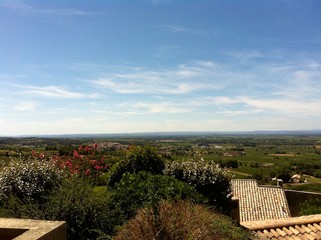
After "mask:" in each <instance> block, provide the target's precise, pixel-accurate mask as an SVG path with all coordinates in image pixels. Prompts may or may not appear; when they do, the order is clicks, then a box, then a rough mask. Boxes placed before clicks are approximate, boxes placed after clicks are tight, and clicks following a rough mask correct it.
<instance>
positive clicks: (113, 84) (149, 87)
mask: <svg viewBox="0 0 321 240" xmlns="http://www.w3.org/2000/svg"><path fill="white" fill-rule="evenodd" d="M213 67H214V64H212V65H211V64H210V62H207V63H202V64H199V63H197V64H196V65H190V66H189V65H180V66H178V67H177V68H176V69H161V70H144V69H139V68H137V70H135V71H132V69H130V72H128V73H114V74H109V75H108V76H107V77H105V78H98V79H95V80H92V81H91V84H93V85H97V86H98V87H102V88H105V89H109V90H112V91H114V92H118V93H132V94H134V93H136V94H138V93H143V94H186V93H189V92H193V91H198V90H201V89H219V88H221V87H222V85H224V83H223V82H222V81H219V80H218V79H213V77H214V78H215V74H217V72H216V71H217V69H214V68H213ZM209 78H210V79H209ZM216 80H217V81H216Z"/></svg>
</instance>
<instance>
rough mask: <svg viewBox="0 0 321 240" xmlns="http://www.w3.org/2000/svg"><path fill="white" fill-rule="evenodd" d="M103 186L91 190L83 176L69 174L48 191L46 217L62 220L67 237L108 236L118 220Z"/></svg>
mask: <svg viewBox="0 0 321 240" xmlns="http://www.w3.org/2000/svg"><path fill="white" fill-rule="evenodd" d="M114 207H115V206H113V205H112V204H111V199H110V195H109V192H108V191H107V190H101V191H93V187H92V186H91V184H90V183H89V181H88V179H87V178H80V177H78V176H73V177H71V178H69V179H66V181H64V182H63V184H62V186H61V188H59V189H57V190H55V191H53V192H52V194H51V195H50V196H49V198H48V201H47V203H46V205H45V207H44V212H45V213H46V219H48V220H62V221H66V222H67V225H68V229H67V230H68V239H71V240H73V239H75V240H76V239H77V240H78V239H79V240H81V239H84V240H85V239H86V240H87V239H108V235H111V234H112V233H113V231H114V228H115V227H116V226H117V225H119V224H121V223H122V222H123V221H124V220H122V219H121V216H120V215H119V211H118V210H117V209H115V208H114Z"/></svg>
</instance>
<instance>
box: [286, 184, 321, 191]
mask: <svg viewBox="0 0 321 240" xmlns="http://www.w3.org/2000/svg"><path fill="white" fill-rule="evenodd" d="M287 187H288V188H289V189H292V190H296V191H307V192H319V193H321V184H320V183H305V184H299V185H288V186H287Z"/></svg>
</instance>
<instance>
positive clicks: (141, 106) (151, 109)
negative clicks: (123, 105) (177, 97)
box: [133, 102, 191, 114]
mask: <svg viewBox="0 0 321 240" xmlns="http://www.w3.org/2000/svg"><path fill="white" fill-rule="evenodd" d="M133 108H134V109H137V110H140V111H143V112H145V113H147V114H153V113H166V114H174V113H187V112H190V111H191V109H190V108H187V107H186V106H178V105H176V104H173V103H169V102H163V103H147V102H138V103H135V104H134V105H133Z"/></svg>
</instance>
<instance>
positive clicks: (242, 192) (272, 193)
mask: <svg viewBox="0 0 321 240" xmlns="http://www.w3.org/2000/svg"><path fill="white" fill-rule="evenodd" d="M232 192H233V198H234V199H238V200H239V210H240V223H241V224H242V223H243V222H248V221H259V220H268V219H282V218H288V217H290V210H289V207H288V203H287V200H286V197H285V193H284V190H283V189H282V188H278V187H265V186H258V184H257V181H256V180H252V179H234V180H232Z"/></svg>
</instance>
